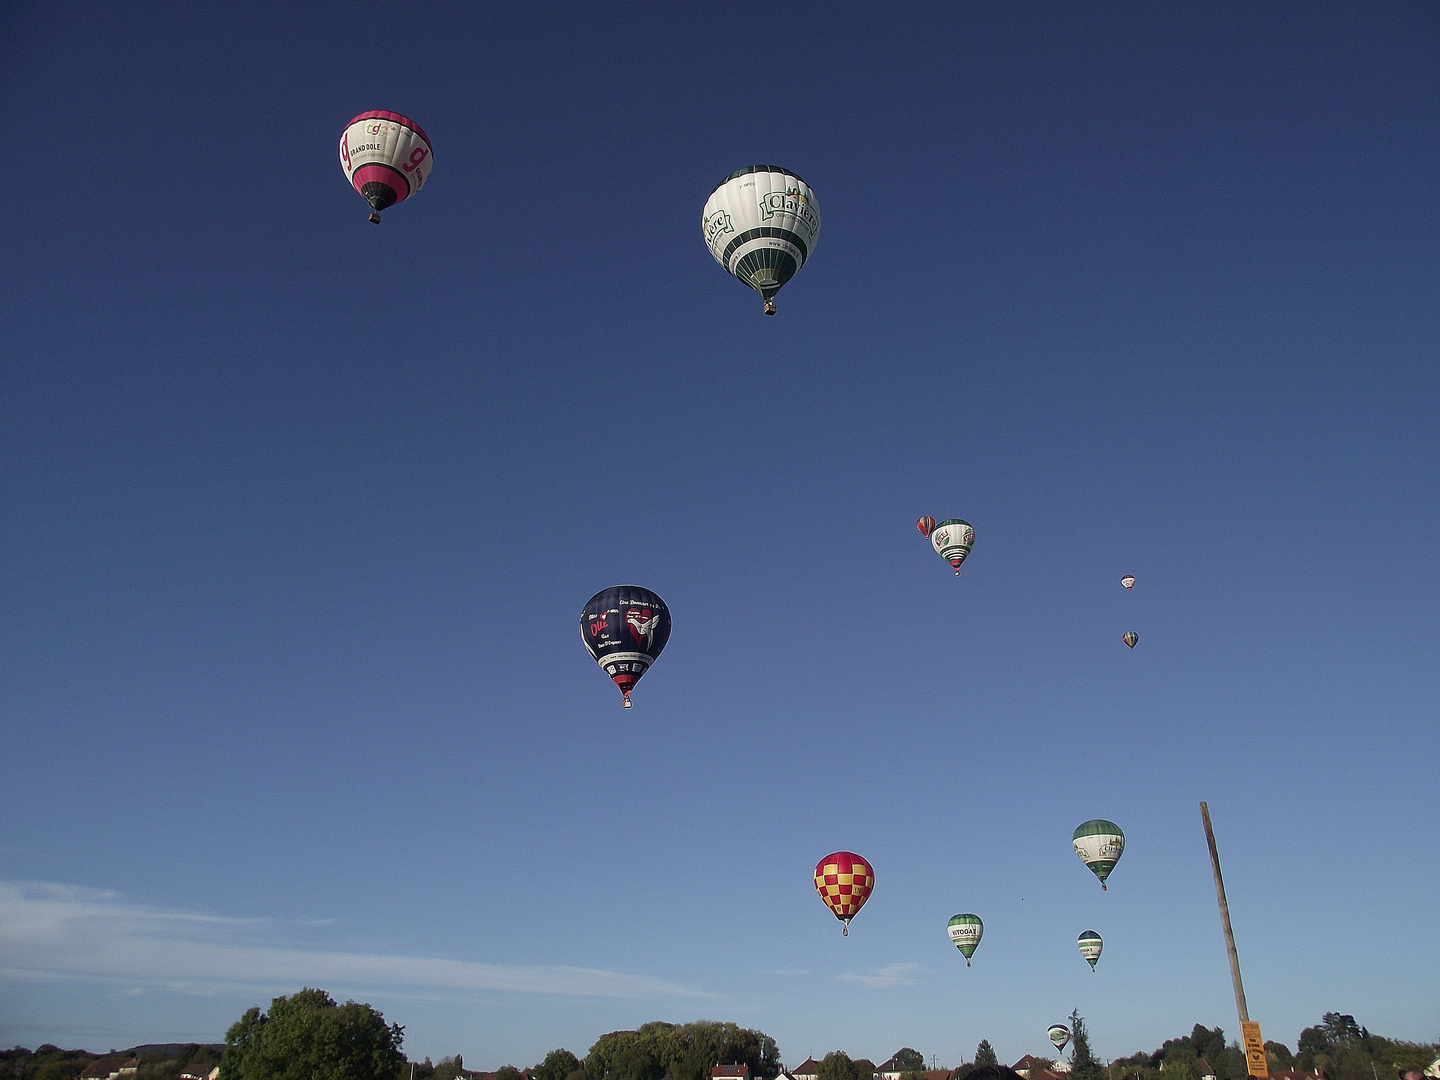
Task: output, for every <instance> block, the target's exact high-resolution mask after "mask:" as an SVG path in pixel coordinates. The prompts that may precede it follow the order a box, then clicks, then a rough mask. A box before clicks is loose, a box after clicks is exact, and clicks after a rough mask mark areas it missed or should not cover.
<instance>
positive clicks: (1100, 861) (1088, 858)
mask: <svg viewBox="0 0 1440 1080" xmlns="http://www.w3.org/2000/svg"><path fill="white" fill-rule="evenodd" d="M1071 839H1072V840H1074V842H1075V854H1076V855H1079V856H1080V859H1081V861H1083V862H1084V863H1085V865H1086V866H1088V867H1089V868H1090V872H1091V873H1093V874H1094V875H1095V876H1096V877H1097V878H1099V879H1100V890H1101V891H1102V892H1104V891H1105V879H1106V878H1108V877H1109V876H1110V871H1111V870H1114V869H1115V864H1116V863H1117V862H1119V861H1120V856H1121V855H1122V854H1124V851H1125V834H1124V833H1123V832H1121V831H1120V826H1119V825H1116V824H1115V823H1114V822H1113V821H1106V820H1105V819H1104V818H1095V819H1094V820H1092V821H1087V822H1085V823H1084V824H1083V825H1080V826H1078V827H1077V828H1076V829H1075V835H1074V836H1073V837H1072V838H1071Z"/></svg>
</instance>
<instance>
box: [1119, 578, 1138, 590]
mask: <svg viewBox="0 0 1440 1080" xmlns="http://www.w3.org/2000/svg"><path fill="white" fill-rule="evenodd" d="M1120 584H1121V585H1124V586H1125V590H1126V591H1127V592H1128V591H1129V590H1131V589H1133V588H1134V587H1135V575H1134V574H1126V575H1125V576H1124V577H1122V578H1121V579H1120Z"/></svg>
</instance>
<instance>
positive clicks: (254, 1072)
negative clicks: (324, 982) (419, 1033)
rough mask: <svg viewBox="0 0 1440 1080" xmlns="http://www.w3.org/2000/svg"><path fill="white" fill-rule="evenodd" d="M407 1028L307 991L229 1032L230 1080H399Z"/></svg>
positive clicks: (251, 1015)
mask: <svg viewBox="0 0 1440 1080" xmlns="http://www.w3.org/2000/svg"><path fill="white" fill-rule="evenodd" d="M404 1037H405V1029H404V1028H402V1027H401V1026H400V1025H399V1024H386V1023H385V1018H384V1017H383V1016H381V1015H380V1013H379V1012H378V1011H377V1010H375V1009H373V1008H371V1007H370V1006H369V1005H362V1004H358V1003H357V1002H354V1001H347V1002H346V1003H345V1004H344V1005H337V1004H336V1003H335V1001H334V999H332V998H331V997H330V995H329V994H327V993H325V991H323V990H312V989H310V988H308V987H307V988H306V989H304V990H301V991H300V992H299V993H297V994H294V995H292V996H290V997H288V998H287V997H277V998H275V999H274V1000H273V1001H272V1002H271V1003H270V1011H269V1012H268V1013H262V1012H261V1011H260V1009H259V1008H258V1007H256V1008H251V1009H248V1010H247V1011H246V1013H245V1015H244V1016H242V1017H241V1018H240V1019H239V1020H238V1021H236V1022H235V1023H234V1024H232V1025H231V1027H230V1030H229V1031H227V1032H226V1033H225V1056H224V1057H223V1058H222V1059H221V1063H220V1068H221V1072H222V1075H223V1076H224V1077H225V1080H398V1078H399V1077H400V1074H401V1070H402V1067H403V1066H404V1065H405V1058H404V1055H402V1054H401V1053H400V1043H401V1042H402V1041H403V1039H404Z"/></svg>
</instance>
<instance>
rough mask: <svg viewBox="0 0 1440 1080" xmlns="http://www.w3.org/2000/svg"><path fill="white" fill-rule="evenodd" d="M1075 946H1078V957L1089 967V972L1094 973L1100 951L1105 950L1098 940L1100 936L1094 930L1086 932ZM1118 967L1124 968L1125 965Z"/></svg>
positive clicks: (1102, 943)
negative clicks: (1081, 957) (1082, 958)
mask: <svg viewBox="0 0 1440 1080" xmlns="http://www.w3.org/2000/svg"><path fill="white" fill-rule="evenodd" d="M1076 944H1077V945H1079V946H1080V955H1081V956H1083V957H1084V958H1085V961H1086V963H1088V964H1089V965H1090V970H1091V971H1094V970H1095V964H1096V962H1097V961H1098V960H1099V959H1100V950H1101V949H1103V948H1105V943H1104V942H1103V941H1101V940H1100V935H1099V934H1097V933H1096V932H1095V931H1094V930H1086V931H1085V932H1084V933H1082V934H1081V935H1080V939H1079V941H1077V942H1076ZM1120 966H1121V967H1124V966H1125V965H1123V964H1122V965H1120Z"/></svg>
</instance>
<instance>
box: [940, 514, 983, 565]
mask: <svg viewBox="0 0 1440 1080" xmlns="http://www.w3.org/2000/svg"><path fill="white" fill-rule="evenodd" d="M930 544H931V546H932V547H934V548H935V550H936V552H937V553H938V554H939V555H940V557H941V558H942V559H944V560H945V561H946V562H948V563H949V564H950V565H951V566H953V567H954V568H955V575H956V576H957V577H958V576H959V575H960V564H961V563H963V562H964V561H965V557H966V556H967V555H969V554H970V549H971V548H972V547H974V546H975V530H974V529H973V528H972V527H971V525H970V523H969V522H968V521H962V520H961V519H960V518H949V519H948V520H945V521H942V522H940V524H939V525H936V526H935V528H934V530H933V531H932V532H931V533H930Z"/></svg>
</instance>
